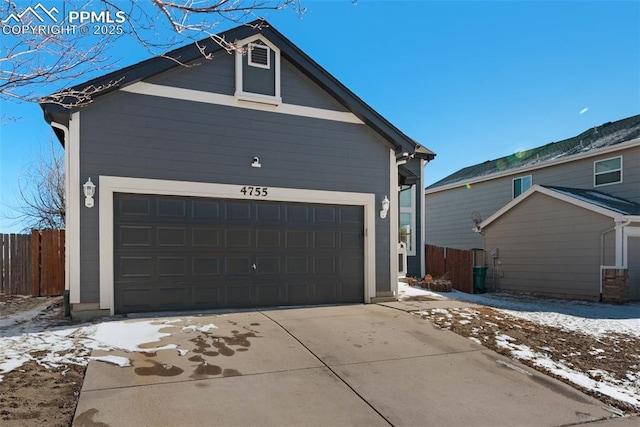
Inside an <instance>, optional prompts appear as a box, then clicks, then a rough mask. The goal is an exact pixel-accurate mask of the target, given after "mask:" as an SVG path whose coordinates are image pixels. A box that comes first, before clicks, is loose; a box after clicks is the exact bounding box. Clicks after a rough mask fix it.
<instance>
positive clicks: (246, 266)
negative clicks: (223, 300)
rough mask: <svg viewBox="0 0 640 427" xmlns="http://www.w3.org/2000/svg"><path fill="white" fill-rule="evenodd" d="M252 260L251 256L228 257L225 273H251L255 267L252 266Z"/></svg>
mask: <svg viewBox="0 0 640 427" xmlns="http://www.w3.org/2000/svg"><path fill="white" fill-rule="evenodd" d="M251 265H252V262H251V258H249V257H242V258H226V259H225V274H227V275H245V276H248V275H251V273H253V269H252V268H251Z"/></svg>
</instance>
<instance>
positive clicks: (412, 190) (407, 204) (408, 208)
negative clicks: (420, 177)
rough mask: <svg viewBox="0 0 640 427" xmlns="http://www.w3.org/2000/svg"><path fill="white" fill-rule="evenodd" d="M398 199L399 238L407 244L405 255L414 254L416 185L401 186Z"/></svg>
mask: <svg viewBox="0 0 640 427" xmlns="http://www.w3.org/2000/svg"><path fill="white" fill-rule="evenodd" d="M398 200H399V201H400V218H399V220H400V227H399V239H400V241H401V242H404V244H405V245H406V246H407V255H411V256H414V255H415V254H416V186H415V185H412V186H411V187H402V188H401V189H400V192H399V194H398Z"/></svg>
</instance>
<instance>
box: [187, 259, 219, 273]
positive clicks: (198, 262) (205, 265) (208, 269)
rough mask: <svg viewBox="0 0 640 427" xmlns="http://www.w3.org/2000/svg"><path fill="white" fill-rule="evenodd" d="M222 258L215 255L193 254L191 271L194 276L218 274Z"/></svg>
mask: <svg viewBox="0 0 640 427" xmlns="http://www.w3.org/2000/svg"><path fill="white" fill-rule="evenodd" d="M221 262H222V259H221V258H218V257H215V256H195V257H193V258H192V260H191V272H192V274H193V276H195V277H202V276H219V275H220V274H222V269H221V268H220V265H221Z"/></svg>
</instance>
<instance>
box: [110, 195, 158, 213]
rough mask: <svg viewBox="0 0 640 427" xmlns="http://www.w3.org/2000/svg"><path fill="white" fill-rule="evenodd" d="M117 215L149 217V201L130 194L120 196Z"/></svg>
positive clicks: (143, 197)
mask: <svg viewBox="0 0 640 427" xmlns="http://www.w3.org/2000/svg"><path fill="white" fill-rule="evenodd" d="M118 207H119V209H117V213H118V216H119V217H123V218H130V217H149V216H151V200H150V199H149V198H148V197H146V196H137V195H132V194H126V195H122V196H121V198H120V203H119V204H118Z"/></svg>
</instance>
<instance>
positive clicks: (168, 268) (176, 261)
mask: <svg viewBox="0 0 640 427" xmlns="http://www.w3.org/2000/svg"><path fill="white" fill-rule="evenodd" d="M157 261H158V264H157V265H158V277H185V276H187V258H186V257H158V258H157Z"/></svg>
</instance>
